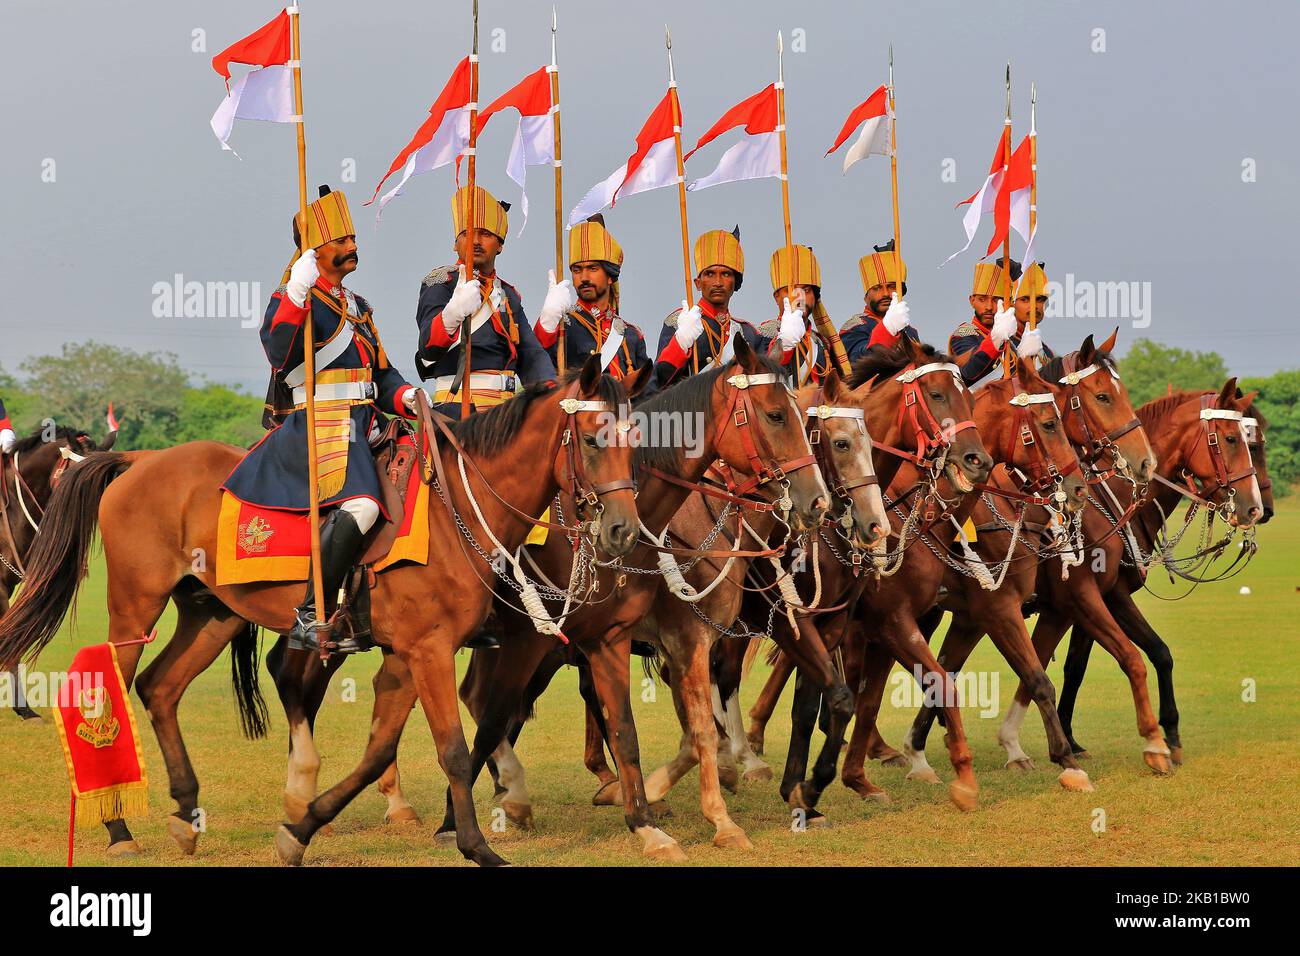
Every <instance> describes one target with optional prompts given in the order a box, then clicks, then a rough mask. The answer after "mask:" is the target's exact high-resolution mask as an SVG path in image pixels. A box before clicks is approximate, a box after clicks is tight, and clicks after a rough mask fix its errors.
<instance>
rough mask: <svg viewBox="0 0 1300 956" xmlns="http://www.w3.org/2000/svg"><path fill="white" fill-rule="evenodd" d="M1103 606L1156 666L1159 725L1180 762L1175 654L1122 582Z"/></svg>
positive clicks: (1171, 755)
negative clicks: (1175, 691) (1175, 690)
mask: <svg viewBox="0 0 1300 956" xmlns="http://www.w3.org/2000/svg"><path fill="white" fill-rule="evenodd" d="M1106 607H1108V608H1109V609H1110V612H1111V616H1112V617H1114V618H1115V623H1116V624H1118V625H1119V626H1120V627H1122V628H1123V629H1124V633H1125V634H1127V635H1128V636H1129V638H1130V639H1131V640H1132V641H1133V643H1134V644H1136V645H1137V646H1138V647H1140V648H1142V651H1143V653H1145V654H1146V656H1147V659H1148V660H1150V661H1151V666H1152V667H1154V668H1155V669H1156V687H1157V688H1158V689H1159V691H1160V726H1161V727H1163V728H1164V731H1165V743H1167V744H1168V745H1169V759H1170V760H1171V761H1173V764H1174V766H1178V765H1179V764H1181V763H1182V762H1183V741H1182V737H1181V736H1179V733H1178V703H1177V702H1176V701H1175V700H1174V656H1173V654H1172V653H1171V652H1170V650H1169V645H1168V644H1166V643H1165V642H1164V639H1163V638H1161V637H1160V635H1159V634H1157V633H1156V630H1155V628H1153V627H1152V626H1151V623H1150V622H1149V621H1148V620H1147V619H1146V616H1145V615H1143V613H1142V611H1141V609H1139V608H1138V606H1137V604H1135V603H1134V601H1133V595H1132V594H1130V593H1129V592H1128V589H1127V588H1125V587H1123V586H1122V585H1119V586H1116V587H1114V588H1112V589H1111V591H1110V593H1109V594H1107V595H1106Z"/></svg>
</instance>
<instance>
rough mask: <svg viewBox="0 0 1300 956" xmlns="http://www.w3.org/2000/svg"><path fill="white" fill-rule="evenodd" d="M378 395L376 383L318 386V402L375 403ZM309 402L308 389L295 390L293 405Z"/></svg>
mask: <svg viewBox="0 0 1300 956" xmlns="http://www.w3.org/2000/svg"><path fill="white" fill-rule="evenodd" d="M377 395H378V391H377V389H376V388H375V383H374V382H329V383H326V384H322V385H317V386H316V401H318V402H341V401H351V400H355V401H362V402H367V401H374V399H375V397H376V396H377ZM306 401H307V387H306V386H305V385H299V386H298V387H297V388H295V389H294V390H293V403H294V404H295V405H302V404H304V403H305V402H306Z"/></svg>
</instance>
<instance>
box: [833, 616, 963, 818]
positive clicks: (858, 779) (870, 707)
mask: <svg viewBox="0 0 1300 956" xmlns="http://www.w3.org/2000/svg"><path fill="white" fill-rule="evenodd" d="M893 666H894V655H893V653H892V652H891V651H890V650H889V648H888V647H887V646H886V645H885V644H883V643H882V642H880V641H871V642H870V643H868V644H866V646H865V647H864V648H863V651H862V665H861V677H860V680H859V682H858V683H859V690H858V697H857V701H856V702H855V704H854V710H853V721H854V722H853V734H852V736H851V737H850V738H849V746H848V749H847V750H846V751H845V752H844V767H843V769H841V771H840V781H841V782H842V783H843V784H844V786H846V787H848V788H849V789H850V790H852V791H853V792H854V793H856V794H857V795H858V796H859V797H861V798H862V799H863V800H877V801H880V802H881V803H888V802H889V795H888V794H886V793H885V791H884V790H882V789H881V788H880V787H877V786H876V785H875V784H873V783H872V782H871V781H870V780H868V779H867V774H866V770H865V766H864V765H865V762H866V756H867V747H868V743H869V741H870V739H871V736H872V733H873V731H874V730H875V726H876V715H877V714H878V713H879V712H880V702H881V700H882V699H883V698H884V696H885V684H886V683H887V682H888V680H889V672H890V670H891V669H892V668H893ZM933 773H934V771H931V774H933ZM909 776H911V775H910V774H909ZM938 780H939V778H938V777H935V778H934V781H933V782H935V783H938Z"/></svg>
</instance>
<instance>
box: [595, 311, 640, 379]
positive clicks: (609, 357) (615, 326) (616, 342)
mask: <svg viewBox="0 0 1300 956" xmlns="http://www.w3.org/2000/svg"><path fill="white" fill-rule="evenodd" d="M622 326H623V323H622V322H621V321H620V322H611V323H610V324H609V338H607V339H605V344H604V345H602V346H601V347H600V370H601V371H602V372H603V371H605V370H606V369H607V368H609V363H610V362H612V361H614V358H615V356H617V355H618V350H619V349H620V348H621V347H622V345H623V328H622ZM627 371H628V373H631V372H632V371H633V370H632V369H627Z"/></svg>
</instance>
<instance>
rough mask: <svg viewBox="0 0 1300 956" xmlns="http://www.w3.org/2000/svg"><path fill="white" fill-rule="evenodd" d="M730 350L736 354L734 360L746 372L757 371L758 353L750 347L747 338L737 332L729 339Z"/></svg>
mask: <svg viewBox="0 0 1300 956" xmlns="http://www.w3.org/2000/svg"><path fill="white" fill-rule="evenodd" d="M731 351H732V353H733V354H734V355H735V356H736V362H737V363H739V365H740V367H741V368H743V369H744V370H745V371H746V372H757V371H758V355H757V353H755V352H754V350H753V348H751V347H750V344H749V340H748V339H746V338H745V336H743V335H741V334H740V332H737V333H736V334H735V335H734V336H733V337H732V339H731Z"/></svg>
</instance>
